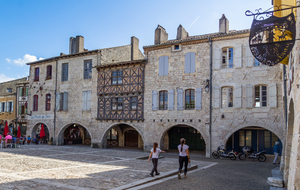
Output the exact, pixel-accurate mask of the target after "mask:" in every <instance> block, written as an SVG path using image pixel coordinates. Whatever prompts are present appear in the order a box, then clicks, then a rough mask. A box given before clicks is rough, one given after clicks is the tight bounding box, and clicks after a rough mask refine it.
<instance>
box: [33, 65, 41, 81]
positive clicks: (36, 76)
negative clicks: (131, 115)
mask: <svg viewBox="0 0 300 190" xmlns="http://www.w3.org/2000/svg"><path fill="white" fill-rule="evenodd" d="M39 78H40V68H38V67H37V68H35V69H34V81H39Z"/></svg>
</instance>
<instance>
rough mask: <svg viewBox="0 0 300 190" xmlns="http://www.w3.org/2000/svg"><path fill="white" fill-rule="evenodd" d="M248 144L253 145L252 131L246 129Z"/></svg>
mask: <svg viewBox="0 0 300 190" xmlns="http://www.w3.org/2000/svg"><path fill="white" fill-rule="evenodd" d="M246 146H249V147H251V146H252V131H246Z"/></svg>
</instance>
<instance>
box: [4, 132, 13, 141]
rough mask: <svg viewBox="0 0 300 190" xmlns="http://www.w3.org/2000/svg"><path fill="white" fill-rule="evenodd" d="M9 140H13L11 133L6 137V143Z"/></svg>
mask: <svg viewBox="0 0 300 190" xmlns="http://www.w3.org/2000/svg"><path fill="white" fill-rule="evenodd" d="M8 139H12V136H11V134H10V133H7V135H6V137H5V142H7V140H8Z"/></svg>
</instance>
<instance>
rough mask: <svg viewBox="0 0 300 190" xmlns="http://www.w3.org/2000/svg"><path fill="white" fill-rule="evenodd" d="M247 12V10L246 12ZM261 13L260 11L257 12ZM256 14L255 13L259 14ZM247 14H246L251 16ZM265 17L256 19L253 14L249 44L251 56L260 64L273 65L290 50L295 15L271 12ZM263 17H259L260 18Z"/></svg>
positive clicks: (293, 41)
mask: <svg viewBox="0 0 300 190" xmlns="http://www.w3.org/2000/svg"><path fill="white" fill-rule="evenodd" d="M247 13H249V12H248V11H247V12H246V15H247ZM259 14H262V13H259ZM259 14H256V15H259ZM253 15H255V14H252V15H247V16H253ZM271 15H272V16H270V14H269V15H268V14H267V16H268V18H267V19H264V20H258V19H257V16H254V19H253V22H252V26H251V30H250V36H249V46H250V50H251V52H252V54H253V56H254V57H255V58H256V59H257V60H258V61H259V62H261V63H262V64H264V65H269V66H274V65H276V64H278V63H280V62H281V61H282V60H283V59H284V58H286V56H287V55H288V54H289V53H290V51H291V50H292V48H293V46H294V44H295V34H296V28H295V16H294V14H293V13H291V14H289V15H288V16H285V17H275V16H273V14H272V13H271ZM261 18H263V17H260V19H261Z"/></svg>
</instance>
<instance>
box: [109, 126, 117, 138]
mask: <svg viewBox="0 0 300 190" xmlns="http://www.w3.org/2000/svg"><path fill="white" fill-rule="evenodd" d="M107 139H108V140H117V139H118V132H117V130H116V129H115V128H112V129H111V130H109V131H108V134H107Z"/></svg>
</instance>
